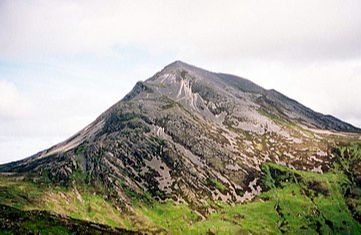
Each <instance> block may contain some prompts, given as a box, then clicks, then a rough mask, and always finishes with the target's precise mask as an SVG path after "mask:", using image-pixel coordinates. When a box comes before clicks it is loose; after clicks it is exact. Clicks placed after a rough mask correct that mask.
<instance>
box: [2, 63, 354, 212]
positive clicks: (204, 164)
mask: <svg viewBox="0 0 361 235" xmlns="http://www.w3.org/2000/svg"><path fill="white" fill-rule="evenodd" d="M360 132H361V130H360V129H359V128H356V127H354V126H352V125H350V124H348V123H345V122H343V121H341V120H339V119H337V118H335V117H332V116H329V115H323V114H321V113H318V112H315V111H313V110H311V109H310V108H307V107H305V106H303V105H302V104H300V103H298V102H297V101H295V100H292V99H290V98H288V97H286V96H284V95H282V94H281V93H279V92H277V91H275V90H267V89H264V88H262V87H260V86H258V85H256V84H255V83H253V82H251V81H249V80H247V79H244V78H240V77H237V76H234V75H229V74H223V73H214V72H209V71H206V70H204V69H201V68H197V67H195V66H192V65H189V64H186V63H184V62H181V61H176V62H173V63H171V64H169V65H168V66H166V67H165V68H164V69H163V70H161V71H160V72H158V73H156V74H155V75H154V76H153V77H151V78H149V79H148V80H146V81H144V82H137V83H136V85H135V87H134V88H133V89H132V91H131V92H130V93H128V94H127V95H126V96H125V97H124V98H123V99H122V100H121V101H119V102H118V103H116V104H115V105H113V106H112V107H111V108H109V109H108V110H107V111H106V112H104V113H103V114H101V115H100V116H99V117H98V118H97V119H96V120H95V121H94V122H93V123H91V124H90V125H88V126H87V127H86V128H84V129H83V130H81V131H80V132H78V133H77V134H75V135H74V136H72V137H71V138H69V139H68V140H66V141H64V142H62V143H60V144H58V145H55V146H53V147H51V148H49V149H47V150H44V151H41V152H39V153H37V154H35V155H33V156H31V157H29V158H27V159H24V160H21V161H17V162H13V163H9V164H5V165H1V166H0V172H6V173H7V174H15V175H17V176H23V177H28V178H29V177H30V178H31V179H33V180H34V181H39V182H41V181H42V180H43V179H44V177H45V178H46V179H47V180H48V181H49V182H51V183H52V184H56V185H62V186H66V187H70V186H71V185H73V184H74V182H76V181H77V178H74V175H81V176H82V178H81V180H82V182H86V184H88V185H92V186H94V187H95V186H97V185H98V186H99V185H102V188H103V190H104V192H103V194H104V195H107V197H108V198H111V200H112V201H113V203H114V204H115V205H117V207H118V209H119V210H121V211H132V210H133V209H134V205H133V196H134V195H145V194H146V195H148V196H149V197H151V198H152V199H155V200H158V201H161V202H162V201H165V200H167V199H172V200H173V201H175V202H184V203H187V204H189V205H191V206H192V207H193V208H195V210H196V211H197V213H199V214H200V215H201V216H205V215H207V213H211V212H212V208H205V207H204V205H205V203H207V201H208V200H212V201H222V202H224V203H231V204H232V203H242V202H245V201H248V200H251V199H253V198H254V197H255V196H256V195H258V194H259V193H260V192H261V191H262V189H263V187H262V182H261V180H260V179H261V177H262V175H263V174H264V172H262V166H263V164H265V163H274V164H278V165H282V166H286V167H288V168H292V169H297V170H304V171H309V172H318V173H322V172H327V171H328V170H329V169H330V168H331V167H332V164H333V156H332V151H331V150H332V148H331V147H332V146H334V145H335V144H338V143H340V142H342V141H344V140H347V141H348V140H353V139H358V138H359V136H360V134H359V133H360ZM341 140H342V141H341Z"/></svg>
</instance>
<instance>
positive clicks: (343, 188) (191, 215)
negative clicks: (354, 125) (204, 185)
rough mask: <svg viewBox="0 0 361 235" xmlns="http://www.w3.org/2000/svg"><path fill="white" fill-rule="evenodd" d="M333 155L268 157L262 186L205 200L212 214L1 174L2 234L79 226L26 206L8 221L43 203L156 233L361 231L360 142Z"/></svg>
mask: <svg viewBox="0 0 361 235" xmlns="http://www.w3.org/2000/svg"><path fill="white" fill-rule="evenodd" d="M333 154H334V156H335V158H334V162H333V168H332V170H330V171H329V172H327V173H324V174H318V173H313V172H305V171H297V170H292V169H289V168H287V167H284V166H280V165H276V164H272V163H267V164H264V165H263V167H262V172H263V176H262V186H263V189H264V192H263V193H261V194H260V195H258V196H257V197H256V198H255V199H254V201H252V202H249V203H245V204H237V205H229V204H225V203H222V202H211V201H208V202H204V205H203V206H204V210H202V211H206V210H209V209H211V210H213V211H214V212H213V213H211V214H207V215H206V214H204V215H201V214H200V213H198V212H196V211H195V210H193V209H192V208H191V207H190V206H188V205H187V204H176V203H174V202H173V201H166V202H164V203H159V202H152V203H142V202H141V201H138V202H135V205H136V206H135V207H134V211H132V212H128V214H122V213H120V212H119V211H118V210H117V209H116V208H115V207H114V206H113V205H112V204H111V203H110V201H109V200H107V198H105V197H104V196H102V195H101V193H99V192H97V191H94V190H93V189H92V188H89V187H87V186H84V185H79V184H77V187H75V186H73V187H68V188H65V187H48V186H46V185H40V184H35V183H33V182H30V181H26V180H25V181H24V180H22V179H17V178H14V177H1V178H0V204H2V205H6V206H10V207H4V206H2V208H3V212H2V213H1V215H0V228H2V232H0V233H3V234H12V233H13V232H15V233H16V232H19V231H32V232H41V233H42V234H67V233H72V231H74V228H76V223H75V225H74V224H73V223H70V224H71V226H73V227H71V226H70V225H69V223H65V225H64V223H62V222H59V221H58V220H57V219H54V218H52V217H51V216H52V215H51V214H46V213H45V212H44V213H42V214H40V215H39V214H38V213H33V214H32V213H28V212H26V213H28V214H26V216H27V217H28V219H27V220H26V219H24V220H19V222H16V223H14V224H13V225H14V226H13V227H9V226H8V227H6V226H7V225H9V220H7V219H9V218H8V217H11V216H14V213H15V215H19V211H32V210H42V211H50V212H53V213H56V214H61V215H67V216H69V217H70V218H72V219H79V220H85V221H91V222H94V223H99V224H105V225H108V226H110V227H119V228H125V229H131V230H137V231H142V232H150V233H172V234H237V233H238V234H239V233H240V234H248V233H252V234H265V233H266V234H282V233H287V234H361V226H360V222H361V221H360V218H361V184H360V183H361V173H360V171H361V170H360V169H361V145H360V144H357V143H355V144H352V145H348V146H342V147H339V148H335V149H334V150H333ZM210 182H211V183H213V184H215V185H216V184H217V183H218V182H216V181H214V180H213V181H210ZM219 187H220V186H219ZM4 208H6V211H8V213H5V212H4V210H5V209H4ZM49 218H52V220H50V219H49ZM70 218H69V219H70ZM10 219H11V218H10ZM49 221H55V222H52V223H49ZM69 226H70V227H69ZM83 226H85V225H83ZM5 228H7V229H5ZM19 229H22V230H19ZM116 232H118V233H123V232H125V231H123V232H122V231H120V230H118V231H115V233H116Z"/></svg>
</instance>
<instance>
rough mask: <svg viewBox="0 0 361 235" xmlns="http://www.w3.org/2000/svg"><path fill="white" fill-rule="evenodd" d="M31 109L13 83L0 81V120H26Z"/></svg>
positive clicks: (30, 105)
mask: <svg viewBox="0 0 361 235" xmlns="http://www.w3.org/2000/svg"><path fill="white" fill-rule="evenodd" d="M31 109H32V104H31V103H30V102H29V101H28V100H27V99H26V97H24V96H23V95H22V94H20V92H19V90H18V89H17V88H16V86H15V85H14V84H13V83H11V82H8V81H5V80H0V120H1V119H11V118H17V119H19V118H20V119H23V118H27V117H29V116H30V114H31V113H32V112H31Z"/></svg>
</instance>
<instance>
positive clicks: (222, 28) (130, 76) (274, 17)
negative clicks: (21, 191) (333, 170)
mask: <svg viewBox="0 0 361 235" xmlns="http://www.w3.org/2000/svg"><path fill="white" fill-rule="evenodd" d="M360 9H361V1H359V0H339V1H336V0H323V1H321V0H312V1H311V0H299V1H298V0H287V1H276V0H267V1H266V0H258V1H254V0H238V1H235V0H234V1H230V0H221V1H217V0H213V1H210V0H207V1H203V0H192V1H188V0H182V1H177V0H173V1H169V0H167V1H158V0H154V1H140V0H139V1H134V0H130V1H123V0H117V1H115V0H114V1H112V0H107V1H94V0H87V1H85V0H84V1H82V0H79V1H70V0H69V1H68V0H59V1H52V0H39V1H36V0H34V1H31V0H19V1H12V0H2V1H0V28H1V30H0V163H5V162H10V161H14V160H18V159H22V158H24V157H28V156H30V155H32V154H35V153H36V152H38V151H40V150H43V149H45V148H48V147H50V146H52V145H54V144H56V143H58V142H60V141H62V140H65V139H66V138H68V137H70V136H71V135H73V134H74V133H76V132H77V131H79V130H80V129H82V128H83V127H85V126H86V125H87V124H89V123H90V122H91V121H93V120H94V119H95V118H96V117H97V116H98V115H99V114H101V113H102V112H103V111H105V110H106V109H107V108H108V107H110V106H111V105H112V104H114V103H115V102H117V101H119V100H120V99H121V98H122V97H123V96H124V95H126V93H128V92H129V91H130V90H131V88H132V87H133V86H134V85H135V83H136V82H137V81H140V80H145V79H147V78H149V77H151V76H152V75H153V74H155V73H156V72H157V71H160V70H161V69H162V68H163V67H164V66H166V65H167V64H169V63H171V62H173V61H175V60H182V61H184V62H187V63H190V64H193V65H196V66H198V67H202V68H205V69H207V70H211V71H215V72H225V73H230V74H235V75H238V76H241V77H244V78H248V79H250V80H252V81H253V82H255V83H257V84H259V85H261V86H263V87H265V88H268V89H271V88H273V89H276V90H278V91H280V92H282V93H283V94H285V95H287V96H289V97H291V98H293V99H296V100H298V101H299V102H301V103H303V104H304V105H306V106H308V107H310V108H312V109H314V110H316V111H319V112H322V113H325V114H331V115H334V116H336V117H338V118H340V119H342V120H345V121H347V122H350V123H351V124H353V125H356V126H358V127H361V105H360V104H359V103H360V101H361V92H360V88H361V14H360Z"/></svg>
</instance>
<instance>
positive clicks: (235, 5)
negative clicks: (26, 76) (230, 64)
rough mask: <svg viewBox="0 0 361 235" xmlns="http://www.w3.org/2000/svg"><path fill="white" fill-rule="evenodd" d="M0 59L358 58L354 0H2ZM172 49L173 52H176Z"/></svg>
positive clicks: (360, 20)
mask: <svg viewBox="0 0 361 235" xmlns="http://www.w3.org/2000/svg"><path fill="white" fill-rule="evenodd" d="M0 7H1V14H0V22H1V23H0V25H1V28H2V33H1V35H0V53H1V54H2V55H11V56H19V55H20V56H24V55H28V56H29V55H30V56H34V55H43V56H44V55H49V54H54V53H70V54H71V53H100V54H104V53H110V52H111V49H112V48H113V47H114V46H117V45H121V46H127V45H137V46H138V47H144V48H146V49H147V50H149V51H152V52H154V53H159V51H174V50H176V51H177V53H179V54H180V55H188V54H189V51H191V53H195V54H198V55H199V54H201V55H203V56H208V57H215V56H218V57H221V58H238V57H245V56H249V57H258V58H259V57H261V58H263V57H268V58H273V59H275V58H279V59H284V58H293V59H297V60H300V59H304V60H306V59H308V60H310V59H313V60H315V59H317V60H319V59H330V58H331V59H335V58H350V57H355V56H359V55H360V53H361V47H360V44H359V42H360V39H361V14H359V9H360V8H361V2H360V1H357V0H354V1H350V0H346V1H338V0H331V1H322V0H313V1H311V0H306V1H294V0H293V1H278V0H273V1H251V0H243V1H231V0H228V1H225V0H222V1H204V0H200V1H199V0H198V1H194V0H193V1H190V0H187V1H165V0H158V1H137V2H135V1H107V2H106V3H104V1H94V0H93V1H45V0H40V1H31V2H28V1H24V2H14V1H5V2H3V3H2V4H1V5H0ZM175 48H176V49H175Z"/></svg>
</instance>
